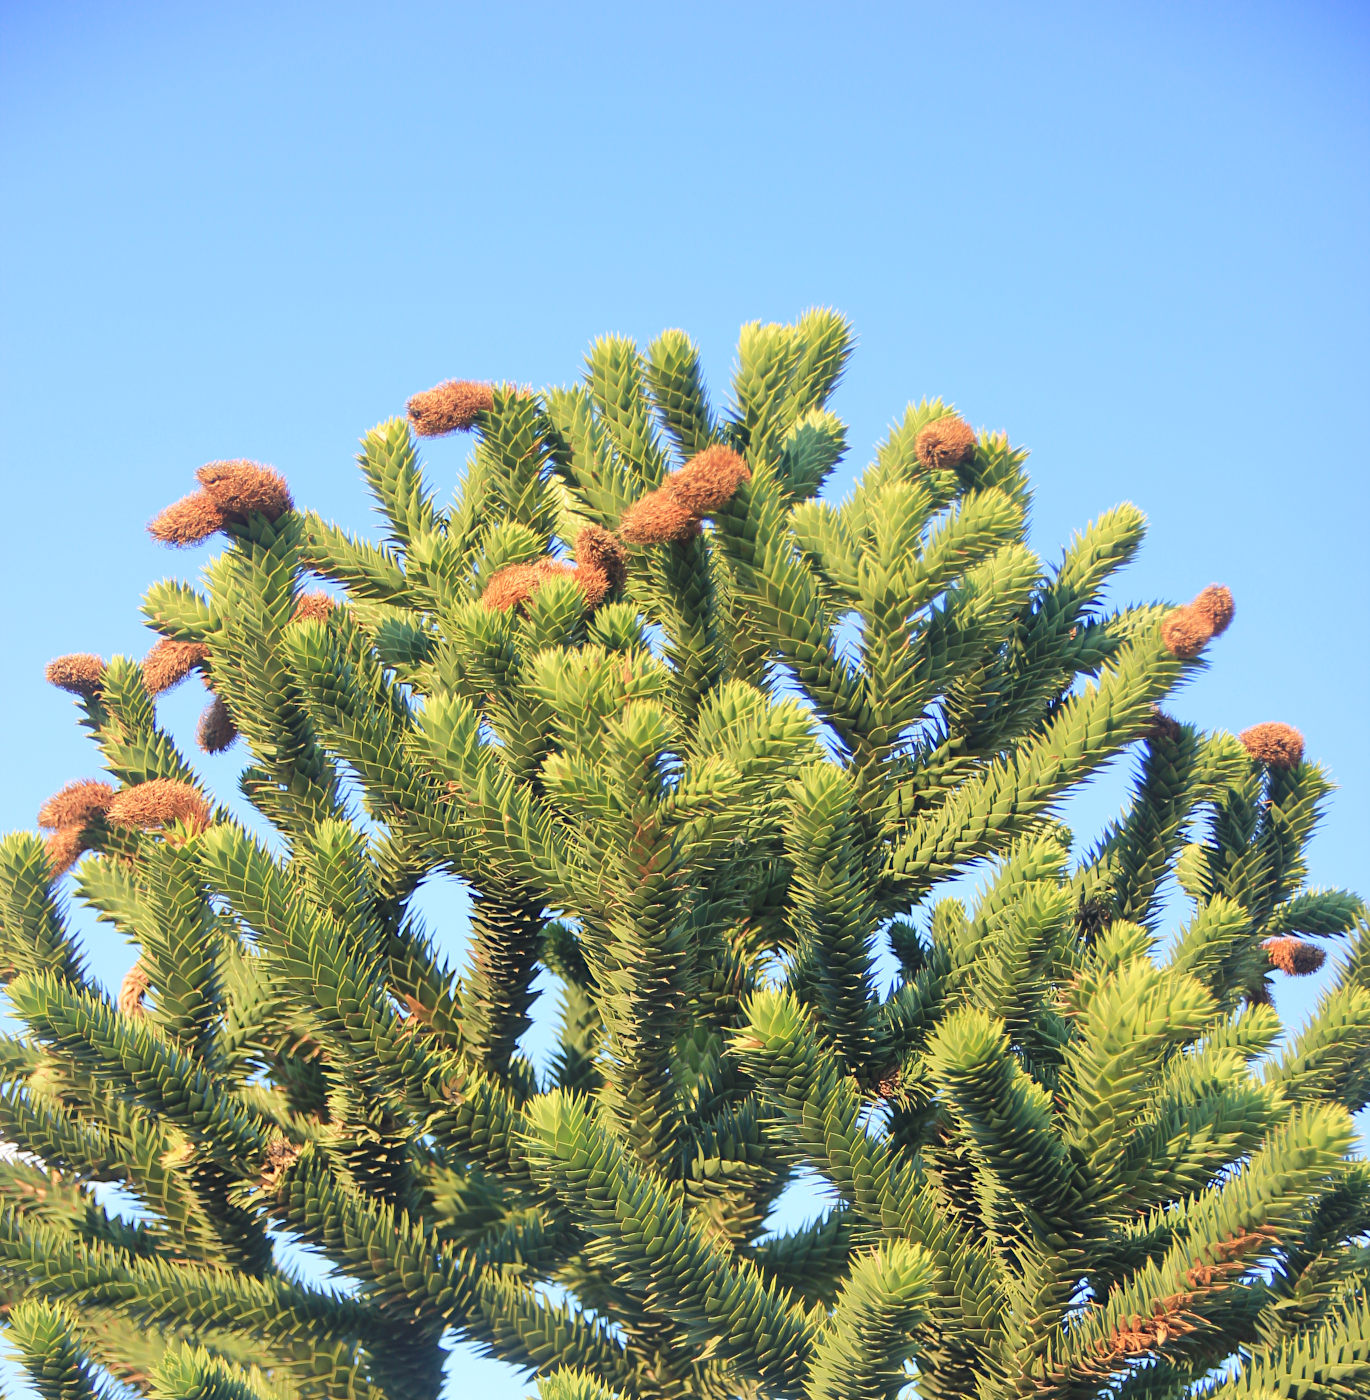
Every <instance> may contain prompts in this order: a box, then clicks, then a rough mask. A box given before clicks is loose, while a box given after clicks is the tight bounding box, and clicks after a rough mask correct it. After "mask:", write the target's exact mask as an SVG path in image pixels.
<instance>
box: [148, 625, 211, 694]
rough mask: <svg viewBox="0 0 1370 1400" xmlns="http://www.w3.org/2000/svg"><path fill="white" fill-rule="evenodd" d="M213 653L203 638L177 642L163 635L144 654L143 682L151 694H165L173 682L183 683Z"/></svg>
mask: <svg viewBox="0 0 1370 1400" xmlns="http://www.w3.org/2000/svg"><path fill="white" fill-rule="evenodd" d="M208 657H209V648H208V647H207V646H205V644H204V643H203V642H177V641H173V640H172V639H171V638H170V637H163V638H162V640H161V641H160V642H158V643H157V645H156V646H155V647H153V648H152V650H151V651H150V652H148V654H147V655H146V656H145V657H144V658H143V684H144V685H145V686H146V687H147V689H148V694H149V695H161V694H162V693H163V692H164V691H168V690H170V689H171V688H172V686H175V685H180V683H181V682H182V681H183V680H185V678H186V677H187V676H188V675H189V674H190V673H191V672H192V671H193V670H194V669H195V668H196V667H197V666H202V665H203V664H204V663H205V661H206V660H207V659H208Z"/></svg>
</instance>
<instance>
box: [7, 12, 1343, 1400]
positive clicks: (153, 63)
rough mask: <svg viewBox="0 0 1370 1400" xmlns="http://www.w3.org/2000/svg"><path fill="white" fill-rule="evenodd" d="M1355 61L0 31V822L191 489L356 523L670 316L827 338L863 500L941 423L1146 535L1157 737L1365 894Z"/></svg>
mask: <svg viewBox="0 0 1370 1400" xmlns="http://www.w3.org/2000/svg"><path fill="white" fill-rule="evenodd" d="M1368 56H1370V11H1367V10H1366V9H1365V8H1364V7H1363V6H1361V5H1357V4H1351V3H1348V4H1337V3H1297V4H1296V3H1278V4H1277V3H1262V2H1261V0H1244V2H1243V3H1240V4H1186V5H1178V4H1176V5H1167V4H1132V5H1129V6H1121V5H1107V6H1102V5H1065V4H1058V3H1043V4H1033V5H1027V4H1022V5H1016V6H1014V5H993V4H976V3H967V4H958V5H955V6H953V5H936V6H934V5H920V4H858V5H852V6H845V7H838V6H833V5H831V4H828V5H821V6H820V5H813V4H802V3H800V4H784V5H780V4H747V3H740V4H739V3H734V4H728V5H722V4H714V3H697V4H692V5H688V6H686V5H676V6H664V5H658V4H651V3H639V4H632V5H624V4H605V5H600V6H596V7H593V8H592V7H572V6H556V5H529V4H522V5H520V4H506V5H504V6H499V7H495V6H479V7H478V6H473V5H469V4H450V5H438V4H432V5H428V4H406V3H402V2H401V3H396V4H392V5H388V6H384V7H382V6H379V5H372V6H359V5H353V4H345V3H341V4H340V3H333V4H329V5H322V4H317V3H316V4H292V3H288V0H283V2H282V3H273V4H270V5H259V4H255V3H250V2H249V0H239V3H234V4H202V5H193V6H191V5H169V4H168V5H158V4H147V3H136V0H135V3H127V4H119V5H115V4H69V3H62V0H46V3H43V4H37V3H32V0H10V3H9V4H7V5H6V6H5V7H4V10H3V14H0V124H2V126H3V140H0V193H2V194H3V207H4V209H5V216H4V219H3V221H0V266H3V268H4V270H5V272H4V276H3V279H0V355H3V370H2V371H0V419H2V420H3V425H4V432H3V434H0V472H3V482H4V488H5V496H6V499H7V501H8V518H9V519H10V522H11V523H10V526H9V528H8V530H7V532H6V534H7V539H6V548H5V549H4V550H3V551H0V634H2V635H3V641H4V655H5V657H6V673H5V681H6V683H5V685H4V686H3V688H0V735H3V759H2V760H0V762H2V763H3V767H2V768H0V772H3V782H2V783H0V829H9V828H12V827H16V826H27V825H29V824H31V822H32V821H33V815H34V813H35V811H36V809H37V807H38V805H39V803H40V802H41V801H42V799H43V798H44V797H45V796H46V795H47V794H48V793H49V792H51V791H52V790H53V789H55V788H56V787H57V786H59V785H60V784H61V783H62V782H64V781H66V780H67V779H69V778H72V777H75V776H79V775H85V774H89V773H92V772H94V771H95V768H96V764H95V759H94V754H93V752H92V750H91V749H90V748H89V747H88V745H87V743H86V741H85V739H84V738H83V737H82V736H81V734H80V732H79V731H78V730H77V728H76V725H75V723H74V716H73V714H72V711H71V708H70V706H69V705H68V704H67V702H66V699H65V697H63V696H61V695H60V694H58V693H57V692H55V691H52V690H51V689H49V688H48V687H47V686H45V685H44V683H43V681H42V678H41V675H42V667H43V664H44V663H45V662H46V661H47V659H48V658H49V657H51V656H53V655H55V654H57V653H60V652H65V651H73V650H94V651H100V652H103V653H104V654H106V655H109V654H110V653H112V652H116V651H125V652H130V653H134V654H141V653H142V651H144V650H145V649H146V647H147V645H148V643H149V634H148V633H147V632H146V631H145V629H144V628H142V626H141V625H140V620H139V613H138V601H139V599H140V597H141V595H142V593H143V591H144V590H145V589H146V587H147V586H148V585H149V584H150V583H151V582H153V581H154V580H156V579H158V578H160V577H163V576H164V575H166V574H168V573H175V574H179V575H181V576H185V577H192V576H193V575H194V573H195V571H196V570H197V569H198V567H199V564H200V563H201V562H202V561H203V557H204V552H198V553H192V554H190V555H168V554H166V553H165V552H163V551H161V550H160V549H158V548H157V547H156V546H154V545H153V544H152V543H151V541H149V540H148V539H147V537H146V535H145V534H144V532H143V526H144V523H145V522H146V520H147V519H148V518H149V517H150V516H151V515H153V514H154V513H155V512H156V511H157V510H158V509H159V508H160V507H161V506H162V505H164V504H166V503H167V502H168V501H170V500H172V499H174V498H175V497H176V496H178V495H180V494H182V493H183V492H184V491H185V490H186V489H188V485H189V482H190V478H191V474H192V472H193V470H194V468H195V467H196V466H198V465H199V464H200V463H201V462H203V461H206V460H209V459H211V458H217V457H239V456H242V457H253V458H257V459H260V460H265V461H270V462H273V463H275V464H276V465H277V466H278V467H280V468H281V469H282V470H283V471H284V472H285V473H286V475H287V476H288V477H289V479H290V481H291V484H292V486H293V488H294V490H295V493H296V496H297V499H300V500H301V501H303V502H304V503H306V504H308V505H309V506H311V507H314V508H316V509H319V510H321V511H322V512H323V513H324V514H326V515H331V516H333V517H335V518H336V519H338V520H339V521H341V522H343V523H344V524H346V525H348V526H349V527H351V528H354V529H367V528H369V514H368V506H367V502H366V499H365V497H364V494H363V491H362V488H361V484H360V480H359V477H358V473H357V471H356V468H355V466H354V464H353V462H352V454H353V452H354V450H355V443H356V439H357V437H358V436H359V435H360V434H361V433H362V432H363V431H365V430H366V428H368V427H369V426H370V425H371V424H373V423H375V422H376V421H378V420H379V419H381V418H383V417H387V416H389V415H391V414H393V413H395V412H397V411H399V410H400V409H401V407H402V405H403V403H404V400H405V398H406V397H407V396H408V395H409V394H410V393H411V392H413V391H414V390H416V389H419V388H423V387H427V386H428V385H430V384H432V383H434V382H436V381H437V380H439V379H442V378H445V377H448V376H458V377H472V378H503V377H507V378H511V379H516V380H519V381H532V382H535V383H549V382H564V381H565V380H567V379H570V378H572V377H573V376H574V375H575V374H576V373H577V372H578V368H579V364H580V357H581V355H582V353H583V351H584V349H585V347H586V345H587V344H588V342H589V340H590V339H591V338H592V337H593V336H595V335H597V334H600V333H603V332H606V331H619V332H626V333H628V334H632V335H634V336H637V337H638V338H640V339H646V338H648V337H650V336H651V335H653V334H655V333H656V332H658V331H660V330H661V329H663V328H664V327H667V326H674V325H679V326H683V327H685V328H686V329H688V330H689V331H690V332H691V333H692V334H694V335H695V336H696V338H697V339H698V340H699V341H700V343H701V344H702V346H703V348H704V350H705V353H706V356H707V359H708V362H709V365H710V367H711V372H712V378H713V382H714V384H715V385H716V386H718V388H719V390H720V394H721V390H722V387H723V385H724V383H725V381H726V376H727V373H728V370H729V368H730V366H731V362H732V354H733V346H734V343H735V338H736V333H737V327H738V325H739V324H740V323H741V322H743V321H746V320H751V319H762V320H779V319H789V318H791V317H793V316H794V315H796V314H797V313H798V312H800V311H801V310H803V309H804V308H805V307H807V306H810V305H813V304H815V303H825V304H831V305H835V306H837V307H839V308H841V309H842V310H844V311H845V312H846V313H847V314H848V315H849V316H851V317H852V319H853V320H854V322H855V325H856V328H857V331H858V334H859V336H860V345H859V349H858V352H857V354H856V357H855V359H854V361H853V363H852V367H851V370H850V373H849V375H848V379H847V382H846V383H845V385H844V386H843V387H842V388H841V389H840V391H839V393H838V395H837V400H836V405H835V406H836V407H837V409H838V411H839V412H841V413H842V414H843V416H844V417H846V418H847V420H848V421H849V423H850V424H851V429H852V432H851V440H852V443H853V445H854V451H853V464H852V470H855V469H859V466H860V465H861V464H862V463H863V462H864V461H865V460H866V456H865V454H866V453H867V451H868V449H869V447H870V446H871V445H872V444H873V443H874V442H875V441H876V440H877V439H878V438H879V437H880V436H881V434H882V433H883V431H884V429H885V427H886V426H887V425H888V424H889V423H890V421H891V420H892V419H893V418H895V417H896V416H897V415H898V414H899V413H900V412H901V410H902V408H903V406H904V404H905V403H906V402H907V401H908V400H909V399H911V398H914V399H916V398H919V397H921V396H923V395H924V394H941V395H943V396H944V397H946V398H949V399H951V400H954V401H955V403H956V404H957V405H958V406H959V407H960V408H961V409H962V411H963V412H964V413H965V414H966V415H967V416H968V417H969V418H970V419H971V420H972V421H973V422H974V423H976V424H977V425H983V426H988V427H995V428H1004V429H1006V430H1007V431H1008V432H1009V434H1010V436H1011V437H1012V438H1013V439H1014V440H1015V441H1017V442H1021V443H1024V444H1026V445H1028V446H1030V447H1031V448H1032V449H1033V460H1032V469H1033V472H1034V476H1035V479H1036V483H1037V497H1036V504H1035V509H1034V539H1035V543H1036V545H1037V547H1038V548H1039V550H1041V551H1042V552H1043V554H1044V555H1046V556H1047V557H1048V558H1052V557H1055V556H1056V554H1057V553H1058V551H1059V548H1060V546H1061V545H1062V544H1063V543H1064V542H1065V540H1066V539H1067V538H1068V536H1069V534H1070V532H1071V531H1072V530H1074V529H1075V528H1077V527H1079V526H1080V525H1082V524H1084V523H1085V522H1086V521H1087V520H1089V519H1090V518H1092V517H1093V516H1095V515H1097V514H1098V513H1099V511H1101V510H1103V509H1105V508H1107V507H1108V506H1110V505H1112V504H1113V503H1115V502H1117V501H1119V500H1122V499H1131V500H1134V501H1136V502H1137V503H1138V504H1139V505H1140V506H1141V507H1142V508H1143V509H1144V510H1145V511H1146V512H1147V515H1148V516H1149V518H1150V521H1151V530H1150V536H1149V540H1148V544H1147V546H1146V549H1145V551H1144V553H1143V556H1142V558H1141V560H1140V561H1139V562H1138V563H1137V564H1136V565H1135V566H1134V567H1133V568H1132V569H1131V570H1130V572H1129V574H1128V575H1127V579H1126V584H1125V586H1124V588H1123V590H1122V592H1123V594H1125V595H1126V596H1129V597H1134V598H1142V597H1168V598H1173V599H1184V598H1188V597H1189V596H1191V595H1192V594H1193V593H1194V592H1195V591H1196V590H1197V589H1198V588H1200V587H1202V586H1203V585H1204V584H1207V583H1209V582H1211V581H1213V580H1221V581H1223V582H1226V583H1228V584H1229V585H1230V586H1231V587H1232V589H1233V591H1234V593H1235V595H1236V599H1237V619H1236V622H1235V623H1234V624H1233V627H1232V629H1231V630H1230V631H1229V633H1228V634H1227V635H1226V636H1225V637H1224V638H1223V639H1222V641H1221V642H1220V643H1219V644H1218V645H1217V647H1216V648H1215V651H1214V665H1213V668H1212V669H1211V671H1210V672H1209V673H1208V674H1207V675H1205V676H1204V677H1203V678H1202V679H1201V680H1200V681H1198V682H1197V683H1196V684H1194V685H1193V686H1191V687H1190V688H1189V689H1188V690H1187V691H1185V692H1184V693H1183V695H1182V696H1181V697H1180V698H1179V699H1178V700H1177V701H1176V704H1175V706H1174V708H1175V711H1176V712H1177V713H1178V714H1179V715H1181V717H1183V718H1185V719H1189V720H1193V721H1196V722H1198V723H1201V724H1203V725H1206V726H1210V727H1225V728H1230V729H1240V728H1243V727H1245V726H1246V725H1249V724H1252V723H1254V722H1256V721H1259V720H1265V719H1282V720H1287V721H1289V722H1291V723H1293V724H1295V725H1297V726H1298V727H1299V728H1301V729H1302V730H1303V731H1304V733H1305V735H1306V737H1307V740H1308V747H1309V751H1310V753H1311V754H1312V755H1313V756H1315V757H1317V758H1319V759H1320V760H1322V761H1324V762H1326V763H1327V764H1328V765H1329V766H1330V768H1331V770H1332V773H1333V776H1334V777H1335V778H1336V779H1337V781H1338V782H1339V783H1340V784H1341V790H1340V791H1339V792H1338V793H1337V794H1336V797H1335V802H1334V807H1333V811H1332V816H1331V820H1330V821H1329V823H1328V825H1327V827H1326V829H1325V830H1324V831H1323V832H1322V833H1321V834H1320V835H1319V836H1318V838H1317V839H1316V842H1315V845H1314V848H1313V859H1312V865H1313V878H1314V880H1315V881H1316V882H1318V883H1324V884H1336V885H1348V886H1359V887H1360V888H1362V889H1370V872H1368V871H1367V869H1366V861H1365V858H1364V851H1365V849H1366V844H1367V843H1366V838H1367V836H1370V745H1368V744H1367V743H1366V739H1365V724H1366V713H1367V710H1370V706H1367V704H1366V694H1367V680H1368V679H1370V676H1368V675H1367V669H1368V668H1367V655H1370V646H1367V643H1370V623H1367V611H1366V599H1367V597H1368V596H1370V588H1368V587H1367V585H1368V584H1370V563H1367V558H1368V557H1370V555H1368V552H1367V547H1366V528H1367V527H1366V520H1367V505H1368V504H1370V501H1368V500H1367V487H1366V480H1367V449H1366V430H1367V411H1366V410H1367V386H1370V354H1367V348H1368V347H1367V340H1368V338H1370V331H1367V327H1370V260H1368V259H1367V254H1366V249H1367V248H1370V218H1368V217H1367V215H1368V213H1370V178H1367V177H1370V71H1368V69H1370V64H1368V63H1367V58H1368ZM460 455H461V449H460V447H459V446H454V445H452V444H447V443H444V444H439V445H437V446H436V447H435V448H434V449H433V450H432V451H431V453H430V454H429V460H430V463H431V465H432V468H433V475H434V479H435V480H436V481H437V482H438V484H439V486H440V487H441V489H442V490H443V492H444V494H445V493H446V491H447V490H448V489H449V488H450V484H451V482H452V481H453V479H454V476H455V472H456V469H457V466H458V464H459V461H460ZM850 479H851V471H850V470H849V471H848V473H847V475H846V476H844V477H842V478H841V479H840V480H839V481H838V483H837V488H838V490H839V491H840V490H841V489H842V487H844V486H845V485H846V484H847V483H848V482H849V481H850ZM198 703H199V699H198V697H192V696H178V697H176V698H175V699H174V700H173V701H171V702H170V703H169V705H168V713H169V714H170V715H171V717H172V723H173V726H174V727H177V728H178V730H179V732H182V733H186V732H188V729H189V727H190V726H192V725H193V721H194V714H195V711H196V709H197V708H198ZM232 766H233V765H232V763H231V762H230V761H227V760H223V761H219V762H218V763H215V764H207V765H206V771H207V772H211V773H212V775H213V777H214V778H215V779H216V780H217V781H219V782H220V783H223V784H225V785H226V784H227V783H228V782H230V781H231V776H232ZM1117 800H1118V783H1117V780H1116V775H1115V778H1114V779H1113V780H1112V782H1111V785H1110V782H1108V781H1106V782H1105V783H1104V784H1103V785H1102V786H1101V788H1100V790H1099V791H1098V793H1096V794H1095V795H1093V796H1092V797H1090V798H1088V799H1086V800H1085V801H1083V802H1081V803H1080V804H1078V806H1077V809H1076V810H1077V814H1078V816H1079V819H1080V822H1081V825H1082V828H1085V827H1088V826H1090V825H1094V824H1097V821H1098V820H1100V819H1101V818H1102V816H1103V815H1104V814H1105V813H1106V812H1107V811H1108V810H1110V809H1111V808H1112V807H1113V806H1114V805H1115V804H1116V802H1117ZM435 909H436V912H437V914H438V916H439V917H441V918H444V919H445V921H446V924H447V931H448V932H449V934H450V935H451V937H452V939H453V940H454V943H456V944H457V945H459V942H460V932H461V928H460V920H459V918H457V917H456V916H455V914H454V912H453V906H452V904H451V901H448V902H446V903H443V901H441V900H439V901H436V902H435ZM94 951H95V955H96V958H97V963H98V965H99V966H100V967H101V968H102V969H103V970H105V971H106V972H107V973H108V974H109V975H111V976H117V974H118V972H119V971H120V970H121V969H122V966H123V965H124V963H125V962H126V961H127V956H126V954H125V951H124V950H123V949H121V948H119V947H117V946H110V945H101V946H97V947H96V948H95V950H94ZM1306 1004H1307V997H1306V995H1303V996H1300V997H1296V998H1290V997H1286V998H1284V999H1283V1001H1282V1005H1283V1006H1284V1009H1285V1010H1286V1011H1288V1012H1290V1013H1291V1014H1294V1015H1298V1014H1302V1012H1303V1011H1304V1010H1305V1009H1306ZM453 1371H454V1375H460V1377H461V1384H462V1385H463V1386H468V1387H469V1386H470V1385H474V1384H479V1385H480V1386H481V1390H480V1393H481V1394H483V1395H489V1396H491V1397H495V1400H499V1398H500V1397H503V1396H506V1395H507V1396H516V1395H523V1394H524V1393H526V1387H524V1386H522V1385H520V1384H518V1383H517V1382H515V1381H514V1380H513V1379H512V1378H511V1375H510V1373H509V1372H507V1371H506V1370H504V1368H498V1367H494V1366H493V1364H492V1363H474V1362H468V1361H466V1360H464V1359H462V1360H459V1361H457V1362H454V1368H453ZM454 1384H455V1383H454Z"/></svg>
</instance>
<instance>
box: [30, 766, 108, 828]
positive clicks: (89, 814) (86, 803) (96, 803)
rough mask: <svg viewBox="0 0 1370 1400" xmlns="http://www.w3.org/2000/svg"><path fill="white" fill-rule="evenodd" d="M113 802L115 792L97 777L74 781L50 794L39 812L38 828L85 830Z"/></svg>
mask: <svg viewBox="0 0 1370 1400" xmlns="http://www.w3.org/2000/svg"><path fill="white" fill-rule="evenodd" d="M113 801H114V789H113V788H112V787H111V786H110V785H109V784H108V783H102V782H101V781H100V780H99V779H98V778H77V779H76V781H75V782H72V783H68V784H67V785H66V787H64V788H62V789H61V790H60V791H59V792H55V793H53V795H52V796H51V797H49V798H48V800H47V801H46V802H44V803H43V805H42V806H41V807H40V808H39V809H38V825H39V826H41V827H42V828H43V829H44V830H45V831H60V830H61V829H62V828H63V827H68V826H74V827H75V828H76V829H77V830H78V831H82V830H84V829H85V828H86V827H87V826H89V825H90V823H91V822H92V821H94V820H95V818H96V817H99V816H103V815H104V813H105V812H106V811H107V810H108V809H109V804H110V803H111V802H113Z"/></svg>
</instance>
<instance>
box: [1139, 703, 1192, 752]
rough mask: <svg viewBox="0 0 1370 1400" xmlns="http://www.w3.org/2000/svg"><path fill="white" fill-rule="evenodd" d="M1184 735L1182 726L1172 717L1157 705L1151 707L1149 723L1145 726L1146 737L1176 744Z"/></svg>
mask: <svg viewBox="0 0 1370 1400" xmlns="http://www.w3.org/2000/svg"><path fill="white" fill-rule="evenodd" d="M1183 734H1184V726H1183V725H1182V724H1181V723H1180V722H1179V720H1177V719H1175V718H1174V717H1173V716H1171V715H1168V714H1166V712H1165V711H1164V710H1163V709H1161V707H1160V706H1159V705H1153V706H1152V707H1151V723H1150V724H1148V725H1147V730H1146V737H1147V738H1148V739H1153V740H1164V741H1165V742H1166V743H1169V744H1178V743H1179V742H1180V738H1181V737H1182V735H1183Z"/></svg>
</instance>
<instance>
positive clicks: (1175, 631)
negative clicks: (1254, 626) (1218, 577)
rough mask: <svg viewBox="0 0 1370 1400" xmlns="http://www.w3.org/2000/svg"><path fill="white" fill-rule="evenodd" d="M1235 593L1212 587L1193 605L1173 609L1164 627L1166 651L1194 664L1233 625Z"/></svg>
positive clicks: (1210, 585) (1214, 584) (1217, 586)
mask: <svg viewBox="0 0 1370 1400" xmlns="http://www.w3.org/2000/svg"><path fill="white" fill-rule="evenodd" d="M1232 614H1233V603H1232V592H1231V590H1230V589H1228V588H1225V587H1224V586H1223V585H1222V584H1220V583H1211V584H1209V586H1208V587H1207V588H1205V589H1204V590H1203V592H1202V593H1200V594H1199V595H1198V596H1197V597H1196V598H1195V599H1194V600H1193V601H1192V602H1189V603H1186V604H1185V605H1184V606H1183V607H1179V608H1174V609H1172V610H1171V611H1170V612H1169V613H1167V614H1166V618H1165V621H1164V622H1163V623H1162V624H1161V640H1162V641H1163V642H1164V643H1165V647H1166V650H1167V651H1168V652H1169V653H1170V654H1171V655H1172V656H1177V657H1179V658H1180V660H1181V661H1192V660H1193V659H1194V658H1195V657H1196V656H1198V654H1199V653H1200V652H1201V651H1202V650H1203V649H1204V647H1206V646H1207V645H1208V643H1209V642H1210V641H1211V640H1212V639H1213V638H1214V637H1217V636H1221V635H1222V633H1224V632H1226V631H1227V627H1228V624H1229V623H1230V622H1231V621H1232Z"/></svg>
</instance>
